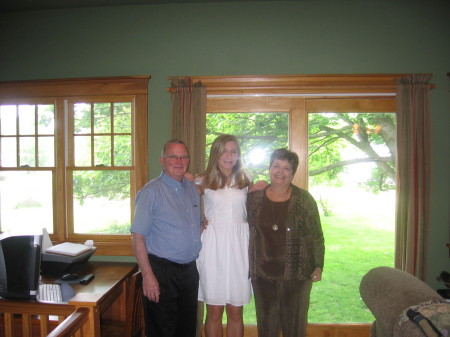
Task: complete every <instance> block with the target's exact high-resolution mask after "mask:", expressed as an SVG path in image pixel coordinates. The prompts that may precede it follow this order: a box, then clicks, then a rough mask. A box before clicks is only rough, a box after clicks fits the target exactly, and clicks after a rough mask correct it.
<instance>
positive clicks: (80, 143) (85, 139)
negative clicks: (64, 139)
mask: <svg viewBox="0 0 450 337" xmlns="http://www.w3.org/2000/svg"><path fill="white" fill-rule="evenodd" d="M75 165H76V166H91V137H90V136H76V137H75Z"/></svg>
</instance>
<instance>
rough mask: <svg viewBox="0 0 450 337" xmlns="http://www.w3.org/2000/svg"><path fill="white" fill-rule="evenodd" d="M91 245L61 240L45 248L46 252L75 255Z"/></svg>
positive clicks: (85, 250)
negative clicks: (61, 241)
mask: <svg viewBox="0 0 450 337" xmlns="http://www.w3.org/2000/svg"><path fill="white" fill-rule="evenodd" d="M91 248H92V247H89V246H85V245H82V244H81V243H71V242H63V243H60V244H58V245H55V246H51V247H48V248H47V253H54V254H62V255H69V256H77V255H80V254H82V253H84V252H87V251H88V250H90V249H91Z"/></svg>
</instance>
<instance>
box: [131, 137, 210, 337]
mask: <svg viewBox="0 0 450 337" xmlns="http://www.w3.org/2000/svg"><path fill="white" fill-rule="evenodd" d="M159 161H160V163H161V166H162V168H163V171H162V172H161V175H160V176H159V177H157V178H155V179H153V180H152V181H150V182H148V183H147V184H146V185H145V186H144V187H143V188H142V189H141V190H140V191H139V193H138V195H137V197H136V208H135V214H134V220H133V223H132V226H131V232H132V240H133V248H134V253H135V255H136V259H137V262H138V264H139V267H140V269H141V271H142V276H143V293H144V308H145V315H146V317H145V322H146V330H147V336H157V337H190V336H192V337H194V336H195V331H196V316H197V294H198V280H199V277H198V272H197V267H196V263H195V261H196V259H197V257H198V254H199V251H200V248H201V241H200V224H201V215H200V214H201V213H200V195H199V193H198V191H197V188H196V187H195V185H194V184H193V183H192V182H190V181H188V180H187V179H186V178H185V177H184V175H185V173H186V172H187V169H188V166H189V153H188V149H187V146H186V144H185V143H184V142H183V141H181V140H177V139H173V140H170V141H168V142H167V143H166V144H165V145H164V147H163V150H162V153H161V156H160V158H159Z"/></svg>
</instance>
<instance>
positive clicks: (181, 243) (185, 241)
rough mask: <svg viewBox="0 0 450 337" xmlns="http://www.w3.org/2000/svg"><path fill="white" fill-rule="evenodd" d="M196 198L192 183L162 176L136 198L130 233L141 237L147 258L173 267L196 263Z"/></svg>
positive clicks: (198, 226)
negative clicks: (160, 258) (163, 259)
mask: <svg viewBox="0 0 450 337" xmlns="http://www.w3.org/2000/svg"><path fill="white" fill-rule="evenodd" d="M200 223H201V212H200V195H199V194H198V191H197V188H196V187H195V185H194V184H193V183H191V182H190V181H188V180H186V179H185V178H183V181H182V182H181V183H180V182H178V181H177V180H175V179H173V178H171V177H169V176H168V175H167V174H166V173H164V171H163V172H161V175H160V176H159V177H157V178H155V179H153V180H151V181H150V182H148V183H147V184H146V185H145V186H144V187H143V188H142V189H141V190H140V191H139V192H138V194H137V197H136V208H135V212H134V219H133V223H132V225H131V232H132V233H136V234H140V235H143V236H145V243H146V245H147V250H148V252H149V253H150V254H153V255H156V256H159V257H162V258H165V259H168V260H170V261H173V262H176V263H188V262H192V261H194V260H196V259H197V257H198V254H199V252H200V249H201V240H200Z"/></svg>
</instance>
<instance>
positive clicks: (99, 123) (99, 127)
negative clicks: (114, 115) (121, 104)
mask: <svg viewBox="0 0 450 337" xmlns="http://www.w3.org/2000/svg"><path fill="white" fill-rule="evenodd" d="M110 108H111V104H110V103H95V104H94V132H95V133H111V109H110Z"/></svg>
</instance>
